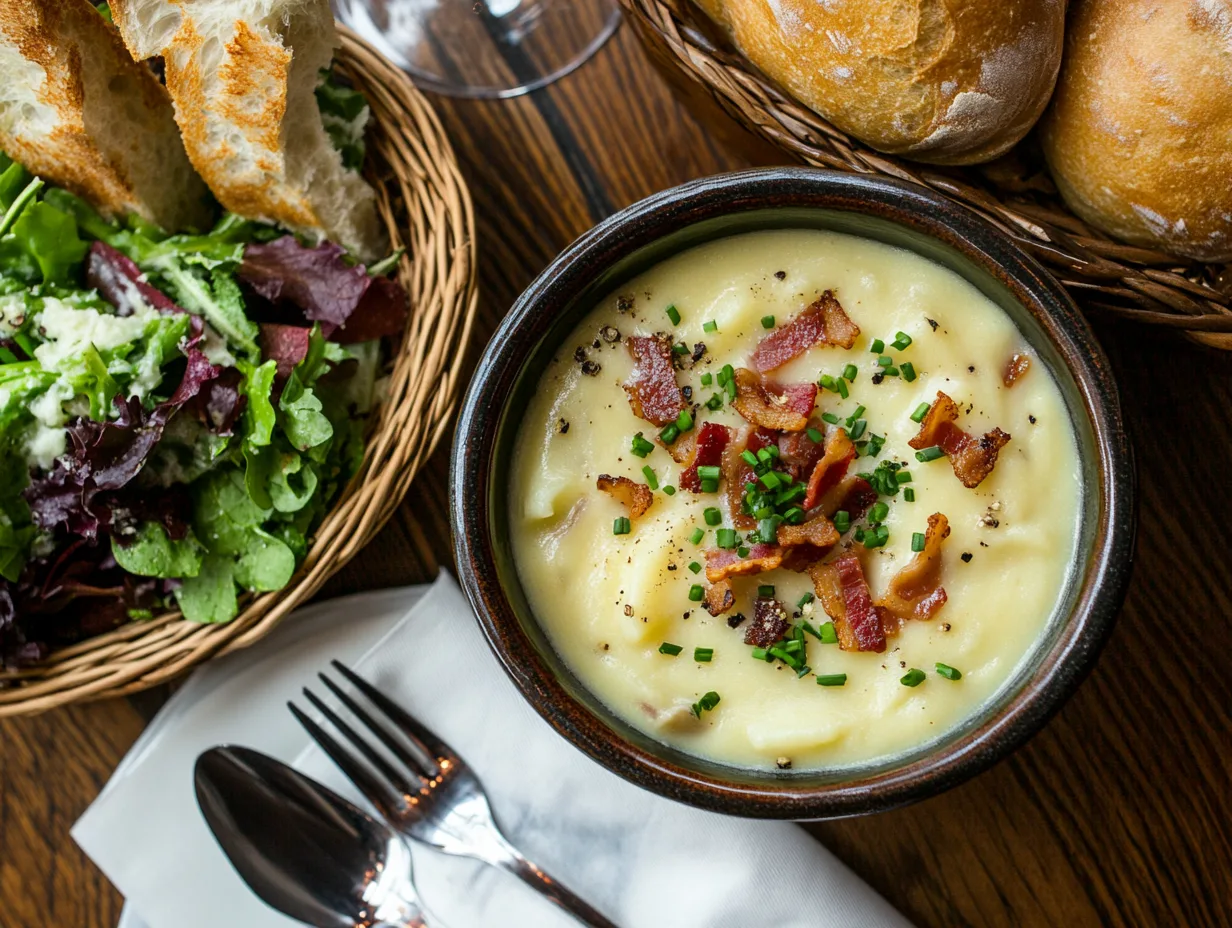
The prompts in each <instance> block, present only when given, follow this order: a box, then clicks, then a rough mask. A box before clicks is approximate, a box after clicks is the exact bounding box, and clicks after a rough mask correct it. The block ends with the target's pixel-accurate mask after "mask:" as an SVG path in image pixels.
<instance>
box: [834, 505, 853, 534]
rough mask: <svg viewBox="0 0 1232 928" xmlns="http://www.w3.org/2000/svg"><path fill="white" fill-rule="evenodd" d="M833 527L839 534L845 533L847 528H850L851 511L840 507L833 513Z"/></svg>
mask: <svg viewBox="0 0 1232 928" xmlns="http://www.w3.org/2000/svg"><path fill="white" fill-rule="evenodd" d="M834 527H835V528H836V529H838V533H839V534H840V535H845V534H846V533H847V530H848V529H849V528H851V513H849V512H848V511H847V510H846V509H840V510H839V511H838V512H836V513H835V514H834Z"/></svg>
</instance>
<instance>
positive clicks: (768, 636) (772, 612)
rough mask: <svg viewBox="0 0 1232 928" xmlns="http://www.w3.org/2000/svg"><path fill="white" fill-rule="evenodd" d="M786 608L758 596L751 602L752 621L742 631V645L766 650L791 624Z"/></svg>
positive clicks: (779, 603)
mask: <svg viewBox="0 0 1232 928" xmlns="http://www.w3.org/2000/svg"><path fill="white" fill-rule="evenodd" d="M787 615H788V613H787V608H786V607H785V606H784V605H783V604H782V603H781V602H779V601H778V600H777V599H773V598H766V597H761V596H759V597H758V598H757V599H755V600H753V621H752V622H751V623H749V627H748V628H747V629H745V631H744V643H745V644H751V645H752V646H753V647H755V648H768V647H770V646H771V645H773V644H774V643H775V642H776V641H778V640H779V639H780V638H782V637H783V635H784V634H786V632H787V629H788V628H790V627H791V623H789V622H788V621H787Z"/></svg>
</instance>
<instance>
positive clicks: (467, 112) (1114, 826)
mask: <svg viewBox="0 0 1232 928" xmlns="http://www.w3.org/2000/svg"><path fill="white" fill-rule="evenodd" d="M437 102H438V107H439V110H440V112H441V114H442V116H443V118H444V120H445V123H446V126H447V128H448V130H449V133H450V136H451V138H452V139H453V142H454V145H455V147H456V149H457V152H458V156H459V158H460V160H461V162H462V166H463V170H464V172H465V174H466V177H467V180H468V182H469V183H470V185H471V190H472V192H473V194H474V197H475V202H476V211H477V216H478V227H479V235H480V243H479V244H480V275H481V281H482V288H483V292H482V303H481V318H480V324H479V331H478V332H477V335H476V344H477V345H478V344H481V343H482V341H483V340H484V339H486V337H487V335H488V334H489V333H490V332H491V331H492V329H493V328H494V326H495V325H496V324H497V322H499V320H500V318H501V316H502V315H503V313H504V312H505V310H506V309H507V307H508V306H509V305H510V304H511V303H512V301H513V299H514V298H515V297H516V296H517V294H518V293H519V292H520V291H521V290H522V288H523V287H525V285H526V284H527V283H528V282H529V281H530V280H531V278H532V277H533V276H534V275H535V274H537V273H538V272H539V270H540V269H542V268H543V267H544V266H545V265H546V264H547V263H548V261H550V260H551V259H552V258H553V257H554V256H555V255H556V253H557V252H558V251H560V250H561V249H562V248H563V247H564V246H565V245H566V244H568V243H569V242H570V241H571V240H572V239H573V238H574V237H575V236H577V235H578V234H580V233H581V232H583V231H585V230H586V229H587V228H589V227H590V226H591V225H593V224H594V223H595V222H597V221H598V220H599V219H601V218H603V217H604V216H605V215H607V214H608V213H610V212H611V211H613V210H615V209H619V208H621V207H623V206H626V205H628V204H629V203H631V202H633V201H635V200H637V199H639V198H641V197H643V196H646V195H647V194H650V193H653V192H655V191H657V190H661V189H663V188H665V187H668V186H671V185H673V184H677V183H681V182H683V181H686V180H689V179H692V178H694V177H699V176H703V175H706V174H712V173H715V172H718V171H726V170H735V169H739V168H744V167H749V166H754V165H759V164H769V163H775V162H781V161H783V160H785V159H783V158H782V156H780V155H778V154H777V153H776V152H774V151H772V150H770V149H767V148H765V147H764V146H763V145H761V144H760V143H756V142H754V141H753V140H752V139H751V138H750V137H748V136H745V135H743V134H742V133H740V132H739V131H738V130H734V129H733V126H732V124H731V123H730V122H726V121H724V120H722V119H718V120H716V119H713V118H711V114H710V113H709V112H707V111H706V110H705V109H697V108H695V107H694V105H693V103H695V102H696V101H693V103H690V105H689V106H686V105H685V104H684V103H682V102H681V100H680V99H678V98H677V97H676V96H674V95H673V93H672V91H671V90H670V89H669V87H668V85H667V84H666V83H665V82H664V81H663V80H662V78H661V76H660V75H659V73H658V72H657V71H655V69H654V68H653V67H652V66H651V65H650V64H649V63H648V62H647V60H646V58H645V56H644V55H643V53H642V51H641V49H640V48H639V47H638V45H637V43H636V41H635V39H634V37H633V35H632V32H631V31H630V30H628V29H625V30H622V31H621V32H620V33H618V35H617V36H616V38H615V39H614V40H613V41H612V42H611V43H610V44H609V45H608V46H607V47H606V48H605V49H604V50H603V51H602V52H601V53H600V54H599V56H598V57H597V58H596V59H595V60H593V61H592V62H590V63H589V64H588V65H586V66H585V67H584V68H582V69H581V70H580V71H578V72H577V73H575V74H574V75H572V76H571V77H569V78H567V79H566V80H564V81H562V82H560V83H558V84H556V85H555V86H553V87H551V88H549V89H548V90H547V91H543V92H540V93H537V94H533V95H531V96H529V97H523V98H520V99H517V100H512V101H505V102H500V103H475V102H459V101H451V100H438V101H437ZM699 112H700V113H702V114H703V116H702V117H701V118H699V117H697V116H696V115H694V114H695V113H699ZM1097 331H1098V334H1099V335H1100V337H1101V340H1102V341H1103V343H1104V345H1105V347H1106V349H1107V350H1108V353H1109V354H1110V356H1111V358H1112V361H1113V365H1114V367H1115V368H1116V370H1117V373H1118V375H1119V378H1120V381H1121V383H1122V384H1123V398H1124V401H1125V405H1126V408H1127V412H1128V418H1129V420H1130V422H1131V423H1132V425H1133V428H1134V430H1135V433H1136V434H1135V439H1136V445H1137V450H1138V460H1139V475H1140V491H1141V499H1142V519H1141V527H1140V537H1139V545H1138V554H1137V561H1136V565H1135V569H1134V580H1133V585H1132V588H1131V590H1130V594H1129V600H1128V602H1127V604H1126V607H1125V610H1124V613H1123V615H1122V617H1121V620H1120V624H1119V626H1118V628H1117V631H1116V633H1115V634H1114V636H1113V638H1112V640H1111V642H1110V644H1109V646H1108V648H1107V650H1106V651H1105V653H1104V655H1103V656H1102V657H1101V659H1100V662H1099V664H1098V666H1097V668H1096V670H1095V672H1094V673H1093V674H1092V676H1091V678H1090V679H1089V680H1088V681H1087V682H1086V683H1085V684H1084V685H1083V687H1082V688H1081V689H1080V690H1079V692H1078V694H1077V695H1076V696H1075V697H1074V699H1073V700H1072V701H1071V702H1070V703H1069V704H1068V705H1067V706H1066V707H1065V708H1064V709H1063V710H1062V711H1061V713H1060V714H1059V715H1058V716H1057V718H1056V719H1054V720H1053V721H1052V723H1051V724H1049V725H1048V727H1047V728H1046V729H1045V730H1044V731H1043V732H1042V733H1041V734H1039V735H1038V736H1037V737H1036V738H1035V739H1034V740H1032V741H1031V742H1030V743H1029V744H1028V745H1027V746H1026V747H1025V748H1023V749H1022V750H1020V751H1019V752H1017V753H1016V754H1015V755H1013V756H1012V757H1011V758H1010V759H1009V760H1007V761H1005V762H1004V763H1002V764H1000V765H998V766H997V767H995V768H994V769H993V770H991V771H990V772H988V773H986V774H984V775H983V776H981V777H979V778H977V779H976V780H974V781H972V782H971V783H968V784H966V785H965V786H962V787H960V788H958V789H956V790H953V791H951V792H950V793H948V794H945V795H943V796H940V797H938V798H936V799H933V800H930V801H928V802H925V803H921V804H919V805H916V806H913V807H910V808H907V809H902V810H898V811H895V812H891V813H887V814H884V815H879V816H874V817H870V818H861V819H852V820H847V821H842V822H832V823H826V824H820V825H811V826H808V827H809V830H810V831H811V832H812V833H813V834H815V835H816V836H817V837H818V838H819V839H821V840H822V841H824V842H825V843H826V844H827V845H828V846H829V847H830V848H831V849H833V850H834V851H835V852H836V853H837V854H838V855H839V856H840V857H842V858H843V859H844V860H846V861H847V862H848V863H849V864H850V865H851V866H852V867H853V868H854V869H855V870H856V871H857V872H858V873H859V874H861V875H862V876H863V877H864V878H866V879H867V880H868V881H869V882H871V883H872V885H873V886H875V887H876V888H877V889H878V890H879V891H880V892H882V893H883V894H884V895H885V896H886V897H887V898H888V899H889V900H890V901H891V902H893V903H894V904H895V905H897V906H898V907H899V908H900V909H901V910H902V911H903V912H904V913H905V914H907V915H908V916H909V917H910V918H912V919H913V920H914V921H915V922H916V923H917V924H919V925H922V926H923V925H936V926H951V925H952V926H964V925H978V926H983V925H997V926H1000V925H1022V926H1053V925H1066V926H1088V925H1090V926H1095V925H1108V926H1135V928H1137V926H1156V925H1158V926H1172V925H1177V926H1208V925H1209V926H1218V925H1229V924H1232V682H1230V678H1232V668H1229V666H1228V655H1230V654H1232V557H1230V556H1229V554H1228V552H1229V551H1232V489H1229V470H1230V467H1229V460H1230V458H1232V358H1228V357H1226V356H1219V355H1217V354H1216V353H1214V352H1210V353H1207V352H1203V351H1202V350H1200V349H1197V348H1193V347H1191V346H1187V345H1185V344H1183V343H1181V342H1179V341H1172V340H1168V339H1167V338H1165V337H1161V336H1160V335H1159V334H1158V333H1155V332H1144V331H1143V330H1140V329H1135V328H1129V327H1113V326H1103V327H1101V328H1099V329H1098V330H1097ZM475 358H476V348H475V347H472V349H471V351H470V352H469V353H468V354H467V355H466V356H465V357H462V358H459V359H458V362H457V363H458V364H460V365H463V366H464V368H469V367H470V366H471V365H473V364H474V361H475ZM446 471H447V457H446V454H445V451H444V450H443V449H442V450H440V451H438V452H437V454H436V455H435V456H434V457H433V459H432V461H431V463H430V464H429V466H428V468H427V471H426V473H425V474H424V476H423V478H422V479H421V480H419V481H418V482H417V483H416V485H415V486H414V487H413V488H412V490H411V492H410V494H409V496H408V498H407V500H406V503H405V504H404V505H403V507H402V508H401V510H400V511H399V512H398V515H397V517H396V518H395V519H394V520H393V521H392V522H391V523H390V525H389V526H388V527H387V528H386V529H385V531H384V532H383V533H382V534H381V535H380V536H379V537H378V539H377V540H376V541H374V542H373V543H372V544H371V545H369V546H368V548H367V549H365V551H364V552H363V553H362V554H360V556H359V557H357V558H356V559H355V561H354V562H353V563H351V564H350V565H348V566H347V567H346V568H344V569H343V570H342V571H341V572H340V573H339V574H338V575H337V576H336V577H335V578H334V579H333V580H332V581H331V582H330V583H329V585H328V586H327V588H326V590H325V592H324V594H323V595H337V594H341V593H346V592H350V591H353V590H358V589H363V588H368V587H376V586H392V585H396V584H401V583H409V582H416V581H420V580H424V579H427V578H429V577H431V576H434V575H435V573H436V571H437V570H438V569H439V567H440V566H441V565H448V564H449V563H450V553H449V552H450V548H449V535H448V525H447V520H446V510H447V496H446ZM159 698H160V694H155V695H154V696H152V697H147V698H146V699H144V700H139V701H133V702H112V703H105V704H101V705H96V706H87V707H81V708H75V709H70V710H67V711H60V712H56V713H54V714H51V715H48V716H43V717H40V718H36V719H30V720H21V721H13V722H4V723H0V926H3V928H26V926H30V928H36V926H37V928H43V926H45V925H48V924H56V925H71V926H74V928H111V926H112V925H114V924H115V919H116V917H117V914H118V911H119V901H118V897H117V896H116V894H115V892H114V890H113V889H111V888H110V886H109V885H108V884H107V882H106V880H105V879H104V878H103V877H102V875H101V874H100V873H99V872H98V871H97V870H96V869H95V868H94V867H93V866H92V865H91V864H90V863H89V862H88V861H87V860H85V859H84V858H83V856H82V855H81V853H80V852H79V851H78V850H77V849H76V848H75V847H74V845H73V844H72V842H71V840H70V839H69V837H68V828H69V826H70V825H71V823H72V822H73V820H74V819H75V818H76V816H77V815H78V814H79V813H80V812H81V811H82V810H83V809H84V808H85V807H86V805H87V804H88V803H89V801H90V800H91V799H92V798H93V796H94V795H95V794H96V793H97V791H98V790H99V788H100V787H101V786H102V784H103V783H104V782H105V781H106V778H107V776H108V775H109V774H110V771H111V770H112V768H113V767H114V765H115V764H116V762H117V761H118V760H119V758H120V756H121V755H122V754H123V752H124V750H125V748H126V747H127V746H128V745H129V744H131V742H132V740H133V739H134V738H136V736H137V734H138V732H139V731H140V729H141V726H142V724H143V722H144V719H145V718H147V717H148V712H149V710H150V709H151V708H152V707H153V706H154V705H156V703H157V700H158V699H159ZM656 928H658V926H656Z"/></svg>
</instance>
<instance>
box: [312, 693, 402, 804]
mask: <svg viewBox="0 0 1232 928" xmlns="http://www.w3.org/2000/svg"><path fill="white" fill-rule="evenodd" d="M304 696H305V697H307V699H308V701H309V702H310V703H312V704H313V706H315V707H316V708H317V710H318V711H319V712H320V713H321V714H322V715H324V716H325V717H326V718H327V719H329V721H330V723H331V724H332V725H333V726H334V728H336V729H338V731H340V732H342V734H343V735H345V736H346V739H347V740H348V741H349V742H351V744H353V745H354V746H355V747H356V748H357V749H358V750H359V753H361V754H362V755H363V756H364V758H365V759H366V760H367V761H368V763H370V764H371V765H372V766H373V767H375V768H376V769H377V770H378V771H380V773H381V774H382V775H383V776H384V777H385V780H386V782H388V783H389V784H390V785H391V786H393V788H394V791H395V792H397V793H401V794H403V795H411V794H414V793H418V792H419V791H420V790H421V789H422V788H423V786H424V783H423V778H422V777H418V779H419V782H418V783H415V784H413V785H412V783H411V782H410V781H409V780H408V779H407V778H406V775H405V774H404V773H403V772H402V771H401V770H398V769H397V768H396V767H394V765H393V764H391V763H390V762H389V761H387V760H386V759H385V758H384V757H382V756H381V755H380V754H379V753H378V752H377V750H376V749H375V748H373V747H372V745H371V744H369V743H368V742H367V741H366V740H365V739H364V736H363V735H361V734H360V733H359V732H357V731H356V730H355V729H354V728H352V727H351V726H350V725H349V724H348V723H347V722H346V720H345V719H343V718H342V716H340V715H339V714H338V713H337V712H335V711H334V710H333V709H331V708H330V707H329V706H327V705H326V704H325V703H324V702H323V701H322V700H321V699H320V697H318V696H317V694H316V693H314V692H312V690H310V689H307V688H305V689H304Z"/></svg>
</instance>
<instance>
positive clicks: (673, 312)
mask: <svg viewBox="0 0 1232 928" xmlns="http://www.w3.org/2000/svg"><path fill="white" fill-rule="evenodd" d="M667 318H668V319H670V320H672V325H680V310H678V309H677V308H676V307H675V306H674V305H672V306H669V307H667Z"/></svg>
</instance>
